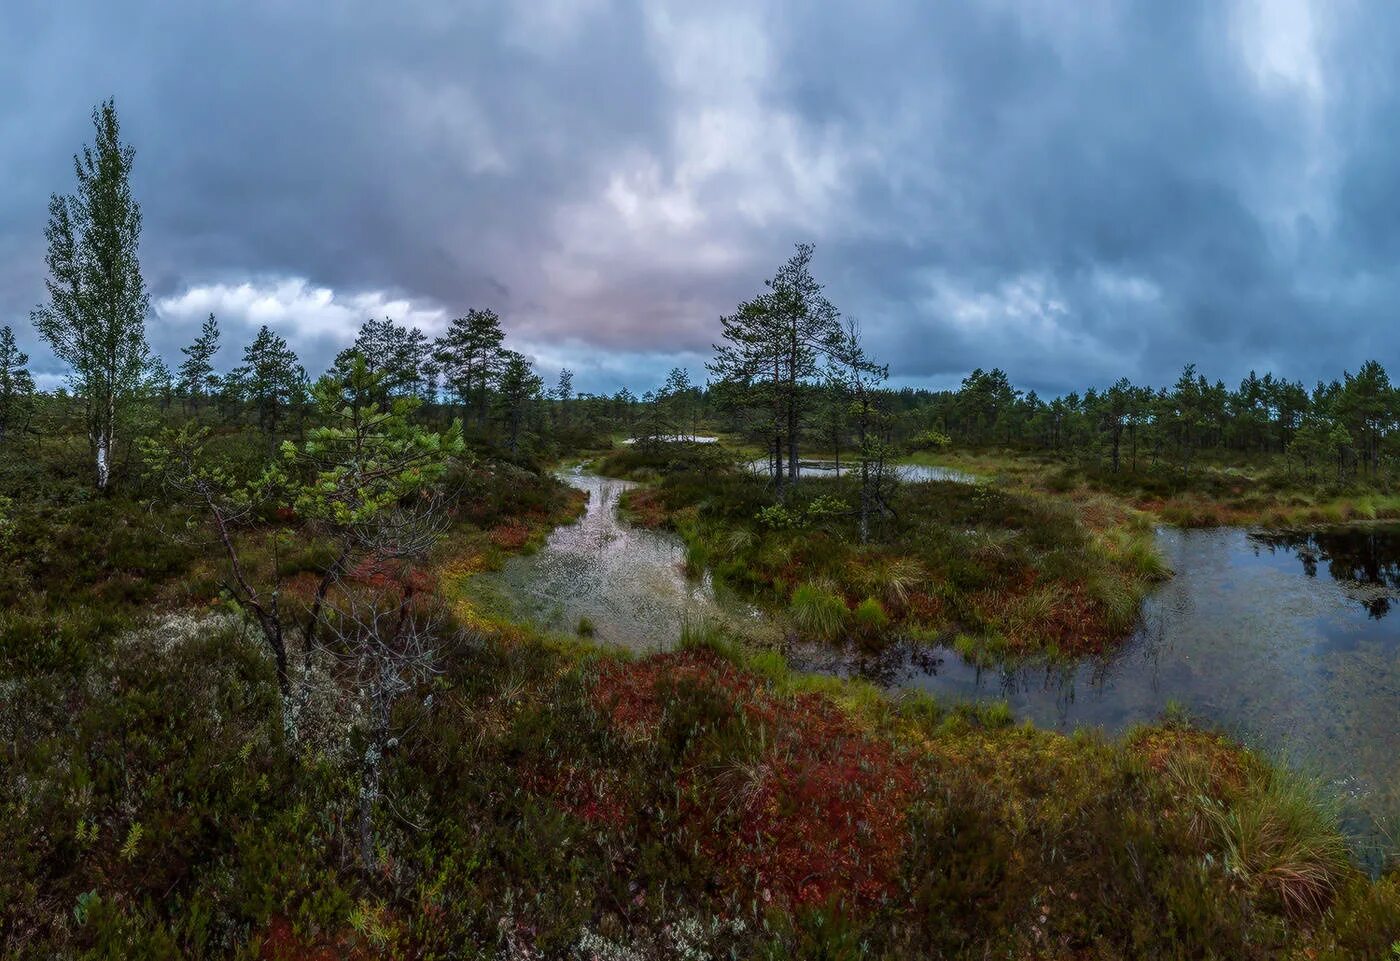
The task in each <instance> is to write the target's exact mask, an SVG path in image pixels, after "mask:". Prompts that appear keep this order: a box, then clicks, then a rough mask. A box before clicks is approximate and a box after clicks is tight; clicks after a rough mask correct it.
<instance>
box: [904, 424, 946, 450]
mask: <svg viewBox="0 0 1400 961" xmlns="http://www.w3.org/2000/svg"><path fill="white" fill-rule="evenodd" d="M952 443H953V440H952V438H951V437H949V436H948V435H947V434H945V433H943V432H942V431H937V430H933V429H932V428H930V429H928V430H923V431H920V432H919V433H917V434H915V435H914V436H913V437H911V438H909V440H908V442H907V446H908V447H909V449H910V450H913V451H941V450H945V449H946V448H948V447H949V446H950V445H951V444H952Z"/></svg>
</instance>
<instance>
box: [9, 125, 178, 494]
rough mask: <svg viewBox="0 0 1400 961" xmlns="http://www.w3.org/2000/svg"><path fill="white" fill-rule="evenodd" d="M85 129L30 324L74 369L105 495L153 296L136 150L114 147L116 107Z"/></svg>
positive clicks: (142, 363) (56, 209) (57, 200)
mask: <svg viewBox="0 0 1400 961" xmlns="http://www.w3.org/2000/svg"><path fill="white" fill-rule="evenodd" d="M92 123H93V126H94V127H95V128H96V131H97V136H96V143H95V145H94V146H92V147H84V148H83V152H82V153H81V154H80V155H78V156H76V157H74V158H73V166H74V169H75V171H76V173H77V177H78V189H77V192H76V193H73V194H70V195H68V196H60V195H58V194H55V195H54V196H53V197H52V198H51V199H50V200H49V224H48V228H47V230H46V234H47V236H48V243H49V250H48V256H47V258H46V259H47V262H48V268H49V276H48V278H47V279H46V280H45V286H46V287H47V288H48V292H49V303H48V304H47V305H44V306H40V307H38V308H36V309H35V310H34V312H33V315H32V319H33V321H34V326H35V327H36V328H38V330H39V333H40V334H41V335H42V336H43V338H44V339H45V340H46V341H48V343H49V345H50V347H51V348H52V349H53V352H54V355H55V356H56V357H58V358H59V360H61V361H63V362H64V363H66V364H67V365H68V366H69V368H70V369H71V371H70V374H69V380H70V382H71V383H72V385H73V389H74V393H75V394H77V395H78V396H80V397H81V398H82V399H83V403H84V405H85V410H86V419H87V427H88V439H89V443H90V446H91V449H92V452H93V455H94V458H95V461H96V468H97V469H96V482H97V487H98V488H99V489H101V490H106V489H107V487H108V485H109V483H110V481H111V471H112V459H113V452H112V445H113V443H114V440H115V436H116V433H117V429H118V424H119V422H120V421H121V418H122V416H123V414H124V413H125V411H126V408H127V406H128V405H129V404H130V403H131V401H132V400H134V399H135V398H136V397H138V396H139V394H140V392H141V390H142V386H143V385H142V381H143V375H144V373H145V370H146V366H147V363H148V361H149V352H148V349H147V346H146V311H147V308H148V307H149V304H150V297H149V295H148V294H147V292H146V284H145V282H144V281H143V280H142V277H141V264H140V262H139V260H138V259H137V246H138V245H139V242H140V239H141V208H140V206H139V205H138V204H137V203H136V201H135V199H134V198H133V197H132V195H131V184H130V177H131V167H132V162H133V161H134V159H135V156H136V152H135V150H134V149H132V148H131V147H130V146H128V145H125V144H123V143H122V141H121V127H120V124H119V123H118V122H117V110H116V105H115V103H114V102H113V101H111V100H108V101H106V102H105V103H103V104H102V105H101V106H100V107H98V108H96V109H94V110H93V112H92Z"/></svg>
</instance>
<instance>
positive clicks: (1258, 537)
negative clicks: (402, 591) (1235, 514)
mask: <svg viewBox="0 0 1400 961" xmlns="http://www.w3.org/2000/svg"><path fill="white" fill-rule="evenodd" d="M1250 539H1251V540H1252V541H1253V542H1254V543H1256V544H1258V545H1260V546H1261V548H1267V549H1268V550H1270V551H1284V552H1287V553H1291V554H1292V555H1293V556H1294V557H1296V558H1297V559H1298V561H1299V563H1300V564H1301V565H1302V568H1303V573H1304V574H1306V575H1307V576H1308V577H1316V576H1317V571H1318V567H1319V565H1324V566H1325V567H1326V570H1327V573H1328V574H1329V575H1330V576H1331V578H1332V579H1333V580H1334V581H1337V582H1338V583H1339V584H1341V585H1342V588H1343V590H1345V591H1346V593H1347V595H1348V596H1350V597H1352V598H1353V599H1355V600H1356V602H1357V603H1359V604H1360V605H1361V606H1362V607H1363V608H1365V610H1366V612H1367V613H1368V614H1369V615H1370V616H1371V617H1373V618H1375V619H1377V620H1380V619H1381V618H1383V617H1385V616H1386V615H1387V614H1389V613H1390V610H1391V606H1392V603H1393V601H1394V599H1395V592H1396V591H1397V590H1400V530H1397V529H1396V528H1394V527H1390V526H1379V525H1365V526H1355V527H1338V528H1325V529H1322V530H1316V531H1268V532H1256V533H1252V534H1250Z"/></svg>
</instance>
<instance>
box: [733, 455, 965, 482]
mask: <svg viewBox="0 0 1400 961" xmlns="http://www.w3.org/2000/svg"><path fill="white" fill-rule="evenodd" d="M746 466H747V467H748V469H749V470H751V471H753V472H754V473H756V474H766V473H768V472H769V471H771V470H772V469H773V467H772V463H771V462H770V461H769V460H768V459H767V458H759V459H758V460H751V461H749V462H748V464H747V465H746ZM797 467H798V472H799V473H801V474H809V475H815V476H818V477H845V476H850V475H852V474H855V473H857V472H858V471H859V470H860V464H859V462H857V461H853V460H852V461H841V462H840V463H839V464H838V463H837V462H836V461H834V460H799V461H798V462H797ZM887 469H889V470H893V471H894V474H895V476H896V477H898V478H899V479H900V480H902V481H905V482H907V483H911V484H912V483H917V482H919V481H959V482H961V483H967V484H972V483H976V481H977V478H976V477H975V476H973V475H972V474H969V473H966V472H965V471H960V470H955V469H953V468H952V467H937V466H934V465H931V464H892V465H888V467H887Z"/></svg>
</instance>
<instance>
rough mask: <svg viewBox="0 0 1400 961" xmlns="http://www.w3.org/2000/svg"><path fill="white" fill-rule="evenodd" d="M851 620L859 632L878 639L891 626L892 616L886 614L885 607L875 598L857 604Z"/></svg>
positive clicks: (868, 598)
mask: <svg viewBox="0 0 1400 961" xmlns="http://www.w3.org/2000/svg"><path fill="white" fill-rule="evenodd" d="M851 619H852V621H853V622H854V623H855V627H856V630H857V631H859V632H860V633H862V634H864V635H867V636H870V637H878V636H879V635H880V634H882V633H884V631H885V630H886V629H887V628H888V627H889V626H890V616H889V615H888V614H886V613H885V608H884V605H883V604H881V603H880V602H879V600H877V599H876V598H873V597H867V598H866V599H865V600H863V601H861V602H860V603H859V604H857V605H856V608H855V610H854V611H852V612H851Z"/></svg>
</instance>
